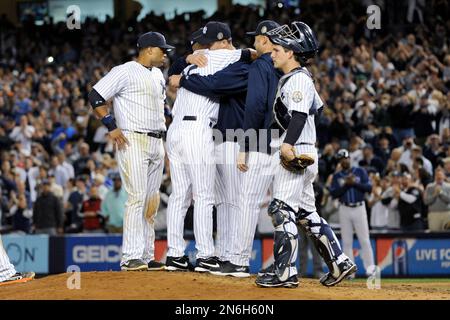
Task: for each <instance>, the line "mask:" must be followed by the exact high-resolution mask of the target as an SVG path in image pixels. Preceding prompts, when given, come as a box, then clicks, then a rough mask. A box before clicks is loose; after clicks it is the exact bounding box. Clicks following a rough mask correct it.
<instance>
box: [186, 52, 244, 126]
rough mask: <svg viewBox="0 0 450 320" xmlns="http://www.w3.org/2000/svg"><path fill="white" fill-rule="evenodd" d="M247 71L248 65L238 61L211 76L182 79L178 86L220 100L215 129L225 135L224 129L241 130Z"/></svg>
mask: <svg viewBox="0 0 450 320" xmlns="http://www.w3.org/2000/svg"><path fill="white" fill-rule="evenodd" d="M248 69H249V64H248V63H246V62H242V61H238V62H235V63H233V64H231V65H229V66H227V67H226V68H224V69H223V70H221V71H218V72H216V73H215V74H212V75H208V76H201V75H198V74H190V75H189V77H188V78H187V79H186V78H185V77H182V78H181V80H180V86H181V87H183V88H185V89H187V90H189V91H191V92H193V93H196V94H199V95H202V96H207V97H210V98H219V99H220V108H219V117H218V120H217V124H216V126H215V128H216V129H218V130H220V131H221V132H222V134H225V130H226V129H233V130H236V129H242V124H243V122H244V109H245V97H246V95H247V80H248Z"/></svg>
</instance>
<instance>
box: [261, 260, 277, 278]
mask: <svg viewBox="0 0 450 320" xmlns="http://www.w3.org/2000/svg"><path fill="white" fill-rule="evenodd" d="M265 275H271V276H273V275H275V264H273V263H272V264H271V265H269V266H268V267H267V268H264V269H261V270H259V272H258V276H259V277H262V276H265Z"/></svg>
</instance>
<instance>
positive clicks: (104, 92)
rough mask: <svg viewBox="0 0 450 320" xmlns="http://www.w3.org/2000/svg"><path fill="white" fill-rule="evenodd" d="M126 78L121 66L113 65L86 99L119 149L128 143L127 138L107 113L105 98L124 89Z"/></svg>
mask: <svg viewBox="0 0 450 320" xmlns="http://www.w3.org/2000/svg"><path fill="white" fill-rule="evenodd" d="M127 80H128V75H127V74H126V72H125V71H124V70H122V68H119V67H114V68H112V69H111V71H110V72H108V74H107V75H106V76H104V77H103V78H102V79H100V81H99V82H97V83H96V84H95V85H94V88H93V89H92V90H91V91H90V92H89V95H88V99H89V102H90V104H91V106H92V108H93V109H94V113H95V115H96V116H97V117H98V118H99V119H100V120H101V122H102V123H103V125H104V126H105V127H106V128H107V129H108V131H109V135H110V137H111V139H112V140H113V142H114V143H115V144H117V147H118V148H119V149H123V148H125V146H126V145H127V144H128V140H127V138H125V136H124V135H123V133H122V131H121V130H120V129H119V128H118V127H117V124H116V120H115V119H114V117H113V116H112V115H111V114H110V113H109V105H108V103H107V100H109V99H111V98H112V97H114V95H116V94H118V93H120V92H121V91H122V90H124V88H125V86H126V83H127Z"/></svg>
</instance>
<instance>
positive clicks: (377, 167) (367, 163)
mask: <svg viewBox="0 0 450 320" xmlns="http://www.w3.org/2000/svg"><path fill="white" fill-rule="evenodd" d="M359 166H360V167H363V168H365V169H366V171H373V172H378V173H379V174H381V173H383V171H384V165H383V161H382V160H381V159H380V158H378V157H377V156H375V155H374V153H373V147H372V146H371V145H370V144H366V145H365V146H364V148H363V158H362V160H361V161H359Z"/></svg>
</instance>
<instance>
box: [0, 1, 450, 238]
mask: <svg viewBox="0 0 450 320" xmlns="http://www.w3.org/2000/svg"><path fill="white" fill-rule="evenodd" d="M369 2H370V1H348V2H347V1H345V2H344V1H342V2H340V1H322V4H321V5H320V6H319V5H311V6H308V5H307V2H305V3H303V2H302V5H301V6H300V9H299V8H295V7H282V8H280V7H273V8H269V9H267V10H262V9H261V8H258V7H255V6H239V5H238V6H233V7H232V8H230V9H227V10H220V11H218V12H216V13H214V14H213V15H212V16H210V17H206V16H205V15H204V12H201V11H200V12H193V13H189V14H185V13H183V14H180V15H175V17H174V18H173V19H170V20H167V19H166V18H165V17H164V16H157V15H155V14H154V13H153V12H150V13H149V14H147V15H146V16H145V18H143V19H141V20H139V21H137V19H136V17H137V16H138V12H137V13H136V15H135V16H134V17H133V18H131V19H129V20H128V21H126V22H119V21H118V20H116V19H113V18H108V19H107V20H106V21H105V22H101V23H100V22H98V21H97V20H95V19H86V21H85V22H83V24H82V27H81V29H79V30H68V29H67V27H66V24H65V23H57V24H53V23H45V24H44V25H41V26H37V25H35V24H34V22H33V20H32V19H30V20H29V21H25V22H24V23H23V24H22V26H21V27H17V26H14V25H12V24H11V23H10V22H9V21H8V20H7V19H6V17H1V18H0V37H1V42H0V43H1V47H0V150H1V152H0V162H1V168H0V170H1V174H0V191H1V194H0V195H1V198H0V206H1V210H0V212H1V216H0V226H1V230H3V231H5V232H9V231H14V232H24V233H47V234H58V233H59V234H60V233H72V232H83V231H84V232H121V227H122V221H123V219H122V217H123V211H124V206H125V202H126V193H125V191H124V190H123V188H122V187H121V181H120V177H119V175H118V168H117V163H116V161H115V159H114V148H113V146H112V144H111V143H110V141H109V140H108V136H107V129H106V128H105V127H103V126H102V125H101V122H100V121H99V120H98V119H96V117H95V116H94V115H93V112H92V109H91V107H90V106H89V104H88V102H87V93H88V92H89V91H90V90H91V88H92V86H93V85H94V84H95V83H96V82H97V81H98V80H99V79H100V78H101V77H102V76H103V75H104V74H105V73H107V72H108V71H109V70H110V69H111V68H112V67H113V66H114V65H117V64H120V63H123V62H125V61H128V60H130V59H132V57H133V56H134V55H135V53H136V50H135V43H136V39H137V37H138V35H139V34H141V33H144V32H147V31H150V30H153V31H159V32H162V33H164V34H165V36H166V38H167V40H168V42H169V43H170V44H174V45H176V47H177V48H176V50H174V52H171V53H170V54H169V56H168V59H167V63H166V64H165V65H164V67H163V72H164V74H165V75H167V71H168V68H169V66H170V64H171V63H172V62H173V61H174V60H175V59H176V58H177V57H179V56H183V55H185V54H187V53H188V52H189V41H188V39H189V36H190V35H191V33H192V32H193V31H195V30H197V29H198V28H199V27H200V26H202V25H204V24H205V22H206V21H208V20H218V21H223V22H227V23H228V24H229V25H230V27H231V30H232V32H233V35H232V36H233V43H234V44H235V46H236V47H251V46H252V38H248V37H246V36H245V32H246V31H251V30H254V29H255V27H256V25H257V23H258V22H259V21H261V20H263V19H271V20H275V21H277V22H279V23H280V24H283V23H288V22H290V21H294V20H302V21H305V22H306V23H308V24H309V25H310V26H312V28H313V30H315V31H316V32H317V34H318V38H319V42H320V43H321V50H320V52H319V55H318V56H317V59H316V61H315V63H313V64H312V65H311V66H309V70H310V71H311V72H312V73H313V75H314V77H315V81H316V86H317V88H318V89H319V92H320V95H321V97H322V99H323V100H324V101H325V102H326V109H325V111H324V114H323V116H322V117H321V120H320V124H319V130H318V141H319V142H318V147H319V150H320V161H319V172H320V175H319V177H318V179H317V182H316V187H317V188H316V189H317V192H316V196H317V203H318V207H319V208H320V211H321V214H322V215H324V216H326V217H327V218H328V220H329V222H331V223H334V224H335V225H336V226H338V223H339V221H338V219H337V215H336V214H335V213H336V212H337V205H338V203H337V201H336V200H335V199H333V198H332V197H331V196H330V194H329V191H328V189H327V188H326V187H329V186H330V184H331V177H332V175H333V174H334V173H335V172H336V171H337V170H340V168H339V165H338V161H337V160H336V157H335V155H336V153H337V151H338V150H339V149H341V148H346V149H348V150H349V152H350V158H351V163H352V166H360V167H364V168H365V169H366V170H367V171H368V173H369V175H370V179H371V182H372V185H373V188H372V192H371V193H370V195H369V196H368V197H367V199H366V206H367V208H368V215H369V217H368V218H369V222H370V227H371V228H372V229H382V230H406V229H410V226H411V225H412V224H414V226H415V228H414V229H417V230H427V229H431V230H433V231H438V230H445V229H449V230H450V223H447V224H445V223H444V224H442V225H441V226H440V227H439V228H437V227H432V226H430V225H429V223H428V216H429V215H430V214H433V213H439V214H440V213H444V214H446V215H447V216H448V215H450V90H449V89H450V50H449V45H450V43H449V42H450V40H449V39H450V7H449V4H448V3H447V2H446V1H439V0H436V1H426V5H423V3H424V2H425V1H417V5H416V6H415V10H412V14H411V13H410V11H411V10H409V9H410V8H409V7H408V6H409V5H410V1H378V3H379V4H380V5H381V8H382V12H385V13H386V14H383V15H382V21H381V27H382V28H381V29H380V30H368V29H367V28H366V20H367V14H366V8H367V4H369ZM414 2H415V1H414ZM172 104H173V96H169V98H168V105H167V109H168V110H167V112H166V114H167V118H168V119H167V120H168V123H169V122H170V119H169V117H170V116H169V114H170V107H171V105H172ZM411 188H413V189H414V190H417V192H418V193H419V194H420V197H418V199H419V200H418V202H415V203H413V204H409V203H407V204H405V205H400V204H399V203H400V201H395V199H397V200H399V197H398V195H399V193H400V192H401V191H402V190H407V189H411ZM161 191H162V212H163V211H164V206H165V203H166V201H167V195H168V194H170V175H169V172H168V171H167V170H166V173H165V176H164V182H163V185H162V186H161ZM408 205H411V206H415V208H414V210H416V211H417V210H419V209H420V216H414V218H413V219H412V220H411V219H394V218H392V217H395V216H400V217H402V216H404V215H405V214H406V213H404V212H403V211H405V210H410V209H411V208H408ZM417 208H419V209H417ZM160 217H161V218H160V219H159V220H157V226H156V229H157V230H160V231H161V230H163V229H164V218H163V217H164V215H160ZM417 221H420V223H417ZM435 229H437V230H435Z"/></svg>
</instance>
